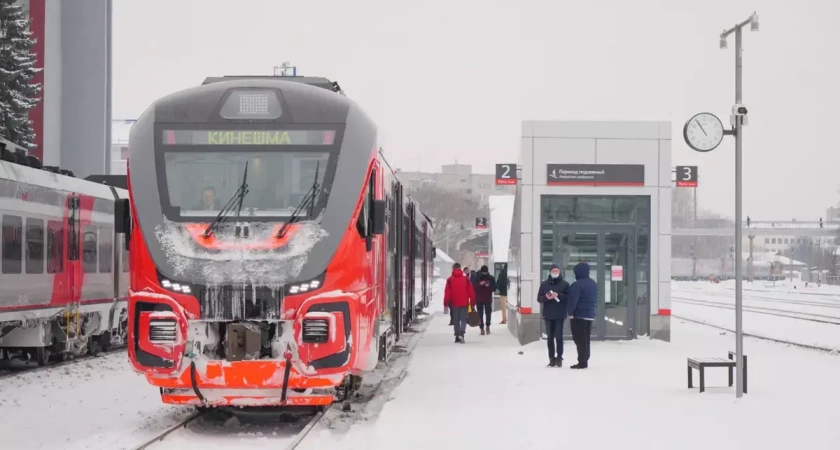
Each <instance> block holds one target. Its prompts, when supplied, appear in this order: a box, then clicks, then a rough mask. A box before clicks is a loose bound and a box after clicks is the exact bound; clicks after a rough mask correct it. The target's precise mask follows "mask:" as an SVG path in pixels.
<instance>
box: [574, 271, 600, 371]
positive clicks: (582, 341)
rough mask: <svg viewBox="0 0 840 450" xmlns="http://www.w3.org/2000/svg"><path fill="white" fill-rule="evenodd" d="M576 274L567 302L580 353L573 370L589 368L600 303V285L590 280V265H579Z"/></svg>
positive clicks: (576, 344)
mask: <svg viewBox="0 0 840 450" xmlns="http://www.w3.org/2000/svg"><path fill="white" fill-rule="evenodd" d="M574 272H575V282H574V283H572V286H571V287H570V288H569V295H568V301H567V310H568V312H569V325H570V326H571V328H572V339H573V340H574V341H575V346H576V347H577V353H578V363H577V364H575V365H574V366H572V369H586V368H587V367H589V355H590V353H589V342H590V336H591V335H592V322H593V321H594V320H595V309H596V305H597V302H598V284H597V283H595V280H593V279H592V278H589V264H587V263H585V262H582V263H578V264H577V265H576V266H575V268H574Z"/></svg>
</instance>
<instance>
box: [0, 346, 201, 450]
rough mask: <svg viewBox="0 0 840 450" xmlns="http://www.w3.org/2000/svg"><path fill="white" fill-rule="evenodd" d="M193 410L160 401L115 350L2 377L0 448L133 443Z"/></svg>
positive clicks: (111, 446)
mask: <svg viewBox="0 0 840 450" xmlns="http://www.w3.org/2000/svg"><path fill="white" fill-rule="evenodd" d="M192 411H193V410H192V409H189V408H184V407H173V406H167V405H164V404H163V403H161V401H160V393H159V392H158V390H157V389H156V388H154V387H152V386H150V385H149V384H147V383H146V380H145V378H143V377H142V376H141V375H139V374H137V373H135V372H134V371H132V369H131V367H130V365H129V362H128V359H127V355H126V353H125V352H117V353H111V354H108V355H107V356H103V357H100V358H94V359H88V360H85V361H79V362H78V363H75V364H68V365H64V366H61V367H56V368H53V369H46V370H41V371H38V372H33V373H23V374H20V375H16V376H13V377H9V378H4V379H2V380H0V418H2V419H0V448H8V449H16V450H17V449H56V448H60V449H64V450H75V449H79V450H81V449H113V450H117V449H125V448H134V447H136V446H138V445H140V444H141V443H142V442H144V441H146V440H147V439H149V438H151V437H152V436H154V435H155V434H158V433H160V432H162V431H163V430H165V429H166V428H167V427H169V426H171V425H173V424H175V423H176V422H177V421H178V420H180V419H183V418H184V417H186V416H185V415H186V414H189V413H191V412H192Z"/></svg>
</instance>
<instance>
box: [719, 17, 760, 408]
mask: <svg viewBox="0 0 840 450" xmlns="http://www.w3.org/2000/svg"><path fill="white" fill-rule="evenodd" d="M747 24H750V30H752V31H758V14H757V13H755V12H754V13H753V14H752V15H751V16H750V17H749V18H748V19H747V20H745V21H743V22H741V23H739V24H738V25H735V27H734V28H731V29H729V30H727V31H724V32H723V33H721V35H720V43H721V48H726V45H725V44H726V37H727V36H729V35H730V34H732V33H735V105H736V106H737V107H738V108H737V109H736V108H733V111H732V116H731V118H730V119H731V121H732V122H733V124H734V127H735V129H734V130H733V133H732V134H734V135H735V254H736V255H737V258H735V353H736V361H735V365H736V367H735V368H736V372H737V374H738V377H737V379H736V383H735V396H736V397H737V398H741V397H742V396H743V395H744V330H743V292H742V287H743V286H742V279H741V278H742V276H741V273H742V267H741V266H742V265H743V264H742V262H741V254H742V250H741V249H742V248H743V246H742V234H743V230H742V225H741V220H742V219H741V218H742V214H743V212H742V206H743V205H742V203H743V199H742V197H743V195H742V190H743V183H742V181H743V180H742V172H743V157H742V156H743V149H742V145H743V137H744V136H743V135H744V133H743V126H744V125H745V124H746V123H745V122H746V121H745V119H746V107H743V105H742V103H741V98H742V91H741V80H742V74H741V53H742V49H741V34H742V33H741V30H742V28H744V27H745V26H746V25H747Z"/></svg>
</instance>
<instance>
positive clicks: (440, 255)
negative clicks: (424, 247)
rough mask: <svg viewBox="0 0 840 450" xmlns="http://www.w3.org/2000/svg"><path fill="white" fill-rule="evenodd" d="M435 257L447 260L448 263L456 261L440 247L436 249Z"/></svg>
mask: <svg viewBox="0 0 840 450" xmlns="http://www.w3.org/2000/svg"><path fill="white" fill-rule="evenodd" d="M435 259H439V260H441V261H443V262H447V263H454V262H455V260H454V259H452V258H450V257H449V255H447V254H446V253H444V252H443V250H441V249H439V248H437V249H435Z"/></svg>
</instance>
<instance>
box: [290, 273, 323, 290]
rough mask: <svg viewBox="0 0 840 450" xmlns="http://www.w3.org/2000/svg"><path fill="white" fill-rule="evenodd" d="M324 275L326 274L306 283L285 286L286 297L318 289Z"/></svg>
mask: <svg viewBox="0 0 840 450" xmlns="http://www.w3.org/2000/svg"><path fill="white" fill-rule="evenodd" d="M325 275H326V273H322V274H321V275H319V276H318V277H316V278H313V279H311V280H308V281H304V282H301V283H291V284H287V285H286V295H295V294H303V293H305V292H309V291H314V290H315V289H318V288H319V287H321V285H322V284H323V283H324V276H325Z"/></svg>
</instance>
